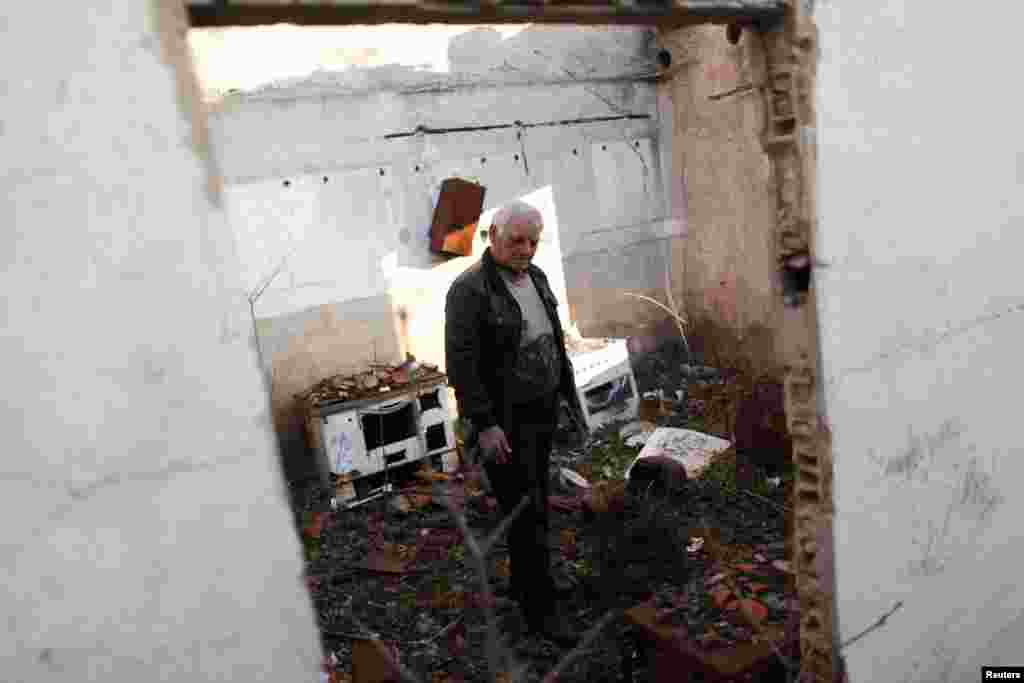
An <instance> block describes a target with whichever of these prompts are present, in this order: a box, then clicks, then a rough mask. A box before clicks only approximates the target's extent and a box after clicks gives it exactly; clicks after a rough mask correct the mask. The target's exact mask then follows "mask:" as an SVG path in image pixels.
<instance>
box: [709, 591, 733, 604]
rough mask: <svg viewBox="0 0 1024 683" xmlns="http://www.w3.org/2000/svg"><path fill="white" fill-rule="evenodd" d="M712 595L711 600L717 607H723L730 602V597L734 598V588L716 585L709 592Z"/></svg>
mask: <svg viewBox="0 0 1024 683" xmlns="http://www.w3.org/2000/svg"><path fill="white" fill-rule="evenodd" d="M709 595H710V596H711V602H713V603H714V604H715V607H717V608H718V609H722V608H723V607H725V606H726V604H728V602H729V599H730V598H732V590H730V589H729V588H728V587H727V586H715V588H713V589H712V590H711V592H710V593H709Z"/></svg>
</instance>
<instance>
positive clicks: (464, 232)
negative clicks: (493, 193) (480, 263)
mask: <svg viewBox="0 0 1024 683" xmlns="http://www.w3.org/2000/svg"><path fill="white" fill-rule="evenodd" d="M486 192H487V188H485V187H483V186H482V185H477V184H476V183H472V182H470V181H468V180H463V179H461V178H448V179H447V180H445V181H444V182H443V183H441V194H440V196H439V197H438V200H437V206H436V207H435V208H434V220H433V223H431V225H430V251H432V252H434V253H435V254H447V255H451V256H469V255H470V254H472V253H473V238H474V237H476V230H477V226H478V224H479V222H480V213H481V212H482V211H483V208H484V195H485V194H486Z"/></svg>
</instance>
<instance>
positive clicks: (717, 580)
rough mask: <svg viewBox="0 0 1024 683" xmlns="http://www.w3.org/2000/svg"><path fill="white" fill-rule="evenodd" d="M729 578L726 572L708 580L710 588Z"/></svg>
mask: <svg viewBox="0 0 1024 683" xmlns="http://www.w3.org/2000/svg"><path fill="white" fill-rule="evenodd" d="M727 576H729V574H727V573H726V572H719V573H718V574H715V575H714V576H712V577H711V578H709V579H708V580H707V585H708V586H714V585H715V584H716V583H718V582H719V581H721V580H722V579H724V578H725V577H727Z"/></svg>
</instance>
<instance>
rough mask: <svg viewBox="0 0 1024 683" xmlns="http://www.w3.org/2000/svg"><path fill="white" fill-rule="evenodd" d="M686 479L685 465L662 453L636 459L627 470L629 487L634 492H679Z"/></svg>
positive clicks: (683, 486)
mask: <svg viewBox="0 0 1024 683" xmlns="http://www.w3.org/2000/svg"><path fill="white" fill-rule="evenodd" d="M687 481H688V477H687V475H686V467H684V466H683V464H682V463H680V462H678V461H676V460H673V459H672V458H668V457H666V456H663V455H656V456H653V457H650V458H644V459H642V460H638V461H636V462H635V463H634V465H633V467H632V469H631V470H630V472H629V489H630V490H631V491H633V492H634V493H636V494H639V493H642V492H647V491H650V492H652V493H658V494H662V493H670V494H677V493H681V492H682V491H683V490H684V489H685V488H686V482H687Z"/></svg>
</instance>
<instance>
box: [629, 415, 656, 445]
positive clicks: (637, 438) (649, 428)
mask: <svg viewBox="0 0 1024 683" xmlns="http://www.w3.org/2000/svg"><path fill="white" fill-rule="evenodd" d="M657 428H658V426H657V425H656V424H654V423H653V422H646V421H636V422H630V423H629V424H627V425H625V426H624V427H622V429H620V430H619V436H620V437H622V439H623V440H624V441H625V444H626V445H627V446H632V447H636V446H643V445H644V444H645V443H647V439H649V438H650V436H651V434H653V433H654V430H656V429H657Z"/></svg>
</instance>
